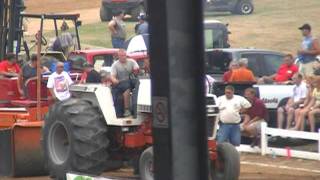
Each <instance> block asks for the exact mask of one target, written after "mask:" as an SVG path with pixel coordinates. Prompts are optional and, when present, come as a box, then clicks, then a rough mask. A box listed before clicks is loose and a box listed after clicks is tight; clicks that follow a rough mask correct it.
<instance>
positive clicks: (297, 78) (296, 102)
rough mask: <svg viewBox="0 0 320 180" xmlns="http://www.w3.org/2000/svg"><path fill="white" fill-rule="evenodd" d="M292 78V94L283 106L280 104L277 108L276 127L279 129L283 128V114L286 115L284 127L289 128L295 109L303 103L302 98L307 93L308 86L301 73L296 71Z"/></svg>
mask: <svg viewBox="0 0 320 180" xmlns="http://www.w3.org/2000/svg"><path fill="white" fill-rule="evenodd" d="M292 80H293V82H294V84H295V86H294V88H293V96H291V97H290V98H289V100H288V102H287V103H286V105H285V106H280V107H279V108H278V113H277V123H278V128H280V129H281V128H283V122H284V119H285V118H284V117H285V114H286V115H287V122H286V129H289V128H290V126H291V124H292V121H293V118H294V113H295V110H296V109H298V108H299V106H300V105H301V104H303V103H304V100H305V99H306V97H307V94H308V88H307V85H306V83H304V82H303V77H302V74H299V73H296V74H295V75H293V77H292Z"/></svg>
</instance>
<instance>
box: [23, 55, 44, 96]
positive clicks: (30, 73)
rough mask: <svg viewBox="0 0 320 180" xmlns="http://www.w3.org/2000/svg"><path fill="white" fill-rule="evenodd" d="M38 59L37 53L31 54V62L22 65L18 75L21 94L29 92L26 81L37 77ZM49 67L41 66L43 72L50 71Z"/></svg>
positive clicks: (24, 94)
mask: <svg viewBox="0 0 320 180" xmlns="http://www.w3.org/2000/svg"><path fill="white" fill-rule="evenodd" d="M37 60H38V57H37V55H35V54H32V55H31V59H30V62H29V63H28V64H26V65H24V66H23V67H22V70H21V71H20V73H19V77H18V90H19V92H20V94H21V95H23V96H26V95H27V94H28V92H27V89H26V86H25V85H26V84H25V83H26V82H27V80H29V79H32V78H36V77H37ZM49 72H50V71H49V69H48V68H47V67H46V66H41V73H42V74H44V73H49Z"/></svg>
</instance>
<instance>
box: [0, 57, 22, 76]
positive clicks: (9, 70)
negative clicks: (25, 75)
mask: <svg viewBox="0 0 320 180" xmlns="http://www.w3.org/2000/svg"><path fill="white" fill-rule="evenodd" d="M19 72H20V67H19V65H18V64H17V59H16V56H15V54H13V53H8V54H7V56H6V59H5V60H2V61H1V62H0V77H1V76H5V77H17V76H18V75H19Z"/></svg>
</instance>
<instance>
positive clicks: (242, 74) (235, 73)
mask: <svg viewBox="0 0 320 180" xmlns="http://www.w3.org/2000/svg"><path fill="white" fill-rule="evenodd" d="M229 82H232V83H237V82H240V83H241V82H252V83H254V82H256V78H255V77H254V75H253V73H252V71H251V70H250V69H248V59H247V58H241V59H240V60H239V68H237V69H234V70H232V74H231V76H230V79H229Z"/></svg>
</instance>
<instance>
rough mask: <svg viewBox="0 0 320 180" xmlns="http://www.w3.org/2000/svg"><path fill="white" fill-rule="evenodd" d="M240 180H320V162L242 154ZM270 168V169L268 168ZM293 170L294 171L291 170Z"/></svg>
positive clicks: (120, 173) (127, 173)
mask: <svg viewBox="0 0 320 180" xmlns="http://www.w3.org/2000/svg"><path fill="white" fill-rule="evenodd" d="M241 163H242V164H241V175H240V180H280V179H281V180H320V163H319V161H311V160H302V159H286V158H285V157H276V158H272V157H270V156H260V155H255V154H245V153H242V154H241ZM268 166H270V167H268ZM291 168H292V169H291ZM103 176H106V177H117V179H120V180H124V179H132V180H133V179H139V178H137V177H135V176H134V175H133V170H132V169H130V168H124V169H120V170H117V171H113V172H107V173H104V174H103ZM0 179H1V180H49V179H50V178H49V177H24V178H0Z"/></svg>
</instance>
